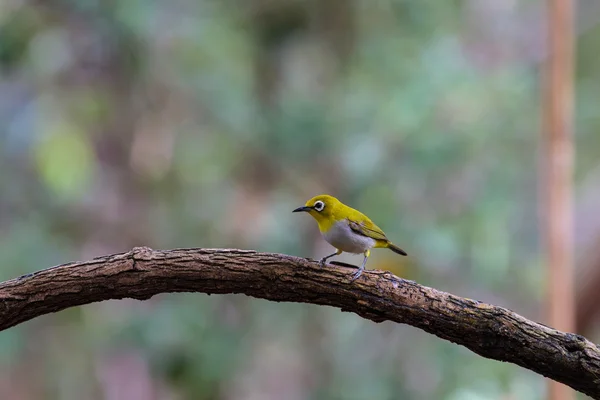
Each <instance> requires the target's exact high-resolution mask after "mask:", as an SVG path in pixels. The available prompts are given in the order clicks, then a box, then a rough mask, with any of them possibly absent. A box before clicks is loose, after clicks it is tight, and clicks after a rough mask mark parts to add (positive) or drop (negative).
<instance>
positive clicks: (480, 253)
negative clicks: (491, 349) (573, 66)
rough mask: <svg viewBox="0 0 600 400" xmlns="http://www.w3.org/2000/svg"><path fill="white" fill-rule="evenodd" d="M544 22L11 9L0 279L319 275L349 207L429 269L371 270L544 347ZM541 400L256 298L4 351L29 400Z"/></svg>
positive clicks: (90, 318) (287, 1) (585, 4)
mask: <svg viewBox="0 0 600 400" xmlns="http://www.w3.org/2000/svg"><path fill="white" fill-rule="evenodd" d="M543 7H544V2H543V1H542V0H502V1H499V0H452V1H450V0H446V1H437V0H420V1H408V0H381V1H370V2H366V1H360V0H328V1H319V0H306V1H299V0H298V1H295V0H280V1H273V0H270V1H268V0H219V1H217V0H172V1H142V0H129V1H121V2H119V1H111V0H102V1H101V0H53V1H49V0H45V1H39V0H3V1H2V2H0V168H1V169H0V278H1V279H2V280H5V279H10V278H13V277H16V276H18V275H20V274H24V273H28V272H32V271H36V270H39V269H42V268H46V267H49V266H52V265H55V264H60V263H64V262H68V261H72V260H83V259H89V258H92V257H95V256H99V255H103V254H110V253H115V252H121V251H127V250H130V249H131V248H132V247H133V246H138V245H145V246H150V247H153V248H161V249H167V248H174V247H237V248H244V249H256V250H259V251H273V252H282V253H288V254H293V255H298V256H306V257H313V258H317V259H318V258H320V257H322V256H324V255H326V254H329V253H330V252H331V248H330V247H329V245H327V244H326V243H325V242H324V241H323V240H322V239H321V238H320V235H319V234H318V230H317V227H316V224H315V223H314V221H312V220H311V219H310V218H309V217H308V216H306V215H298V214H292V213H291V211H292V210H293V209H294V208H296V207H298V206H300V205H302V204H303V203H304V202H305V200H306V199H308V198H310V197H312V196H314V195H316V194H320V193H330V194H333V195H335V196H336V197H338V198H340V199H341V200H342V201H344V202H345V203H347V204H349V205H351V206H353V207H356V208H358V209H360V210H361V211H363V212H365V213H366V214H368V215H369V216H370V217H371V218H372V219H373V220H374V221H375V222H376V223H377V224H378V225H380V226H381V227H382V228H383V229H384V230H385V231H386V233H387V234H388V236H389V237H390V238H391V239H392V240H393V241H394V242H396V243H397V244H398V245H399V246H401V247H402V248H404V249H405V250H407V252H408V253H409V255H410V256H409V257H398V256H396V255H395V254H393V253H392V252H386V251H375V252H373V255H372V257H371V260H370V262H369V265H368V267H369V268H371V269H387V270H390V271H392V272H394V273H395V274H397V275H399V276H402V277H406V278H408V279H414V280H417V281H418V282H419V283H421V284H425V285H429V286H433V287H436V288H438V289H440V290H444V291H449V292H452V293H454V294H456V295H459V296H464V297H469V298H475V299H478V300H482V301H486V302H491V303H493V304H497V305H500V306H504V307H508V308H510V309H512V310H514V311H516V312H518V313H520V314H522V315H524V316H525V317H527V318H531V319H534V320H537V321H541V322H545V316H544V315H545V314H544V291H545V270H544V264H543V257H542V250H541V244H542V238H541V237H540V230H539V216H540V215H539V205H538V203H539V198H538V197H539V196H538V193H539V184H538V181H539V171H538V166H539V162H538V160H539V154H540V149H541V136H540V129H541V122H540V121H541V119H540V105H541V103H542V102H541V99H540V93H541V87H540V73H541V65H542V62H543V61H544V58H545V50H544V48H545V47H544V35H543V32H544V30H543V28H544V8H543ZM577 21H578V23H577V47H576V50H577V60H576V63H577V70H576V90H577V96H576V101H577V111H576V128H577V135H576V136H575V140H576V143H575V144H576V147H577V162H576V176H575V208H576V209H575V213H576V221H575V223H576V232H575V238H574V240H575V246H576V260H575V261H576V276H577V279H576V282H577V287H576V292H577V331H578V333H582V334H585V335H587V336H588V337H589V338H590V339H591V340H596V341H597V340H599V334H600V324H599V323H600V318H598V317H599V315H598V314H599V311H600V308H599V307H598V304H600V291H598V290H597V288H598V287H599V285H600V246H599V245H600V213H599V212H597V210H598V205H599V204H600V135H599V134H598V133H597V132H598V130H599V129H600V112H599V108H598V107H599V106H598V104H599V102H600V52H598V48H599V46H600V4H598V2H595V1H594V0H587V1H585V0H582V1H580V2H579V16H578V19H577ZM342 260H344V261H350V262H354V263H357V262H360V260H361V259H360V257H351V256H350V257H343V258H342ZM545 393H546V386H545V381H544V379H543V378H541V377H540V376H538V375H536V374H534V373H532V372H530V371H527V370H525V369H522V368H519V367H517V366H515V365H511V364H505V363H500V362H496V361H491V360H487V359H484V358H481V357H479V356H477V355H476V354H474V353H471V352H469V351H468V350H466V349H464V348H462V347H459V346H456V345H453V344H450V343H448V342H444V341H442V340H439V339H437V338H435V337H434V336H431V335H429V334H426V333H424V332H422V331H420V330H417V329H415V328H412V327H409V326H402V325H397V324H393V323H389V322H387V323H382V324H374V323H372V322H370V321H366V320H363V319H361V318H359V317H358V316H356V315H353V314H348V313H342V312H340V311H339V310H337V309H332V308H326V307H318V306H311V305H305V304H283V303H282V304H276V303H270V302H267V301H264V300H258V299H253V298H248V297H245V296H237V295H230V296H210V297H209V296H206V295H202V294H165V295H160V296H156V297H154V298H152V299H150V300H149V301H145V302H140V301H134V300H122V301H109V302H103V303H96V304H92V305H87V306H84V307H78V308H74V309H68V310H65V311H63V312H60V313H57V314H53V315H47V316H44V317H41V318H37V319H35V320H33V321H29V322H27V323H24V324H22V325H19V326H17V327H14V328H11V329H9V330H7V331H4V332H1V333H0V398H2V399H11V400H13V399H15V400H21V399H23V400H28V399H65V400H68V399H73V400H75V399H111V400H114V399H155V400H163V399H168V400H179V399H182V400H183V399H199V400H203V399H228V400H236V399H244V400H245V399H252V400H254V399H290V400H296V399H298V400H301V399H357V400H358V399H371V400H378V399H382V400H383V399H406V400H410V399H448V400H480V399H481V400H484V399H485V400H487V399H504V400H516V399H534V400H535V399H542V398H545ZM582 398H583V397H582Z"/></svg>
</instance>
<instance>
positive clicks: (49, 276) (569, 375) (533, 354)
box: [0, 247, 600, 399]
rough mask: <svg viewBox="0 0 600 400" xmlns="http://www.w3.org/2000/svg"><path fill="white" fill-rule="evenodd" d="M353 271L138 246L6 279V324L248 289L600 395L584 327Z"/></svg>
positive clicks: (599, 375)
mask: <svg viewBox="0 0 600 400" xmlns="http://www.w3.org/2000/svg"><path fill="white" fill-rule="evenodd" d="M352 272H353V271H350V270H349V269H348V268H345V267H340V266H333V265H328V266H327V267H325V268H321V267H320V266H319V265H318V263H317V262H315V261H312V260H308V259H304V258H297V257H292V256H287V255H281V254H271V253H258V252H255V251H249V250H235V249H177V250H170V251H154V250H152V249H149V248H146V247H142V248H135V249H133V250H132V251H130V252H127V253H120V254H114V255H110V256H105V257H99V258H95V259H93V260H90V261H83V262H74V263H70V264H64V265H59V266H57V267H52V268H49V269H45V270H42V271H39V272H36V273H33V274H29V275H24V276H22V277H19V278H16V279H12V280H10V281H6V282H2V283H0V330H4V329H7V328H9V327H11V326H14V325H17V324H19V323H21V322H24V321H27V320H30V319H32V318H35V317H37V316H40V315H43V314H48V313H52V312H56V311H60V310H63V309H65V308H68V307H73V306H78V305H82V304H88V303H92V302H96V301H102V300H108V299H121V298H126V297H128V298H135V299H140V300H144V299H148V298H150V297H152V296H154V295H156V294H158V293H165V292H200V293H208V294H212V293H243V294H246V295H248V296H253V297H258V298H263V299H268V300H273V301H290V302H300V303H312V304H320V305H328V306H333V307H338V308H340V309H341V310H342V311H349V312H354V313H356V314H358V315H360V316H361V317H363V318H366V319H369V320H372V321H375V322H382V321H388V320H389V321H394V322H398V323H405V324H409V325H412V326H415V327H417V328H420V329H422V330H424V331H426V332H429V333H432V334H434V335H436V336H438V337H440V338H442V339H446V340H449V341H451V342H453V343H457V344H460V345H463V346H465V347H467V348H468V349H470V350H472V351H474V352H475V353H477V354H479V355H481V356H483V357H487V358H491V359H495V360H499V361H507V362H511V363H513V364H517V365H520V366H522V367H524V368H527V369H530V370H532V371H534V372H537V373H539V374H541V375H544V376H546V377H548V378H551V379H554V380H556V381H559V382H562V383H564V384H566V385H569V386H571V387H572V388H573V389H576V390H578V391H580V392H583V393H586V394H588V395H589V396H591V397H593V398H595V399H600V349H599V348H598V347H597V346H596V345H595V344H593V343H591V342H589V341H588V340H586V339H585V338H584V337H582V336H579V335H575V334H570V333H563V332H560V331H557V330H554V329H552V328H549V327H547V326H544V325H542V324H539V323H536V322H533V321H530V320H528V319H526V318H524V317H522V316H520V315H518V314H515V313H513V312H512V311H510V310H507V309H505V308H501V307H496V306H493V305H489V304H484V303H481V302H478V301H475V300H471V299H465V298H461V297H457V296H454V295H451V294H448V293H444V292H441V291H438V290H435V289H432V288H428V287H425V286H421V285H419V284H417V283H415V282H413V281H408V280H404V279H400V278H398V277H396V276H394V275H392V274H391V273H389V272H383V271H365V273H364V274H363V276H362V277H361V278H360V279H359V280H357V281H355V282H353V283H350V282H349V277H350V275H351V273H352Z"/></svg>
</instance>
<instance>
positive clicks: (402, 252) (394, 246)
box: [387, 243, 408, 256]
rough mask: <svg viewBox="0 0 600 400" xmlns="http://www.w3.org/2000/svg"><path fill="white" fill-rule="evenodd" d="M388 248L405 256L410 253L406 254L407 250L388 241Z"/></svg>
mask: <svg viewBox="0 0 600 400" xmlns="http://www.w3.org/2000/svg"><path fill="white" fill-rule="evenodd" d="M387 248H388V249H390V250H391V251H393V252H394V253H397V254H400V255H403V256H407V255H408V254H406V252H405V251H404V250H402V249H401V248H400V247H398V246H396V245H395V244H393V243H388V245H387Z"/></svg>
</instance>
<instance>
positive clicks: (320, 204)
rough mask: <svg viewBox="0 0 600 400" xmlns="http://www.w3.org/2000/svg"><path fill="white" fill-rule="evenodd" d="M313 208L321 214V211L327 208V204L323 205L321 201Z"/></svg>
mask: <svg viewBox="0 0 600 400" xmlns="http://www.w3.org/2000/svg"><path fill="white" fill-rule="evenodd" d="M313 208H314V209H315V210H316V211H319V212H321V211H323V209H324V208H325V203H323V202H322V201H321V200H319V201H316V202H315V205H314V206H313Z"/></svg>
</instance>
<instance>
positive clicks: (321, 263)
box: [319, 258, 325, 268]
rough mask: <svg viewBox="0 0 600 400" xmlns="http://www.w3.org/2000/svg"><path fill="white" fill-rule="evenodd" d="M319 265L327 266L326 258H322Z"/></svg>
mask: <svg viewBox="0 0 600 400" xmlns="http://www.w3.org/2000/svg"><path fill="white" fill-rule="evenodd" d="M319 266H320V267H321V268H323V267H325V259H324V258H321V261H319Z"/></svg>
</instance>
